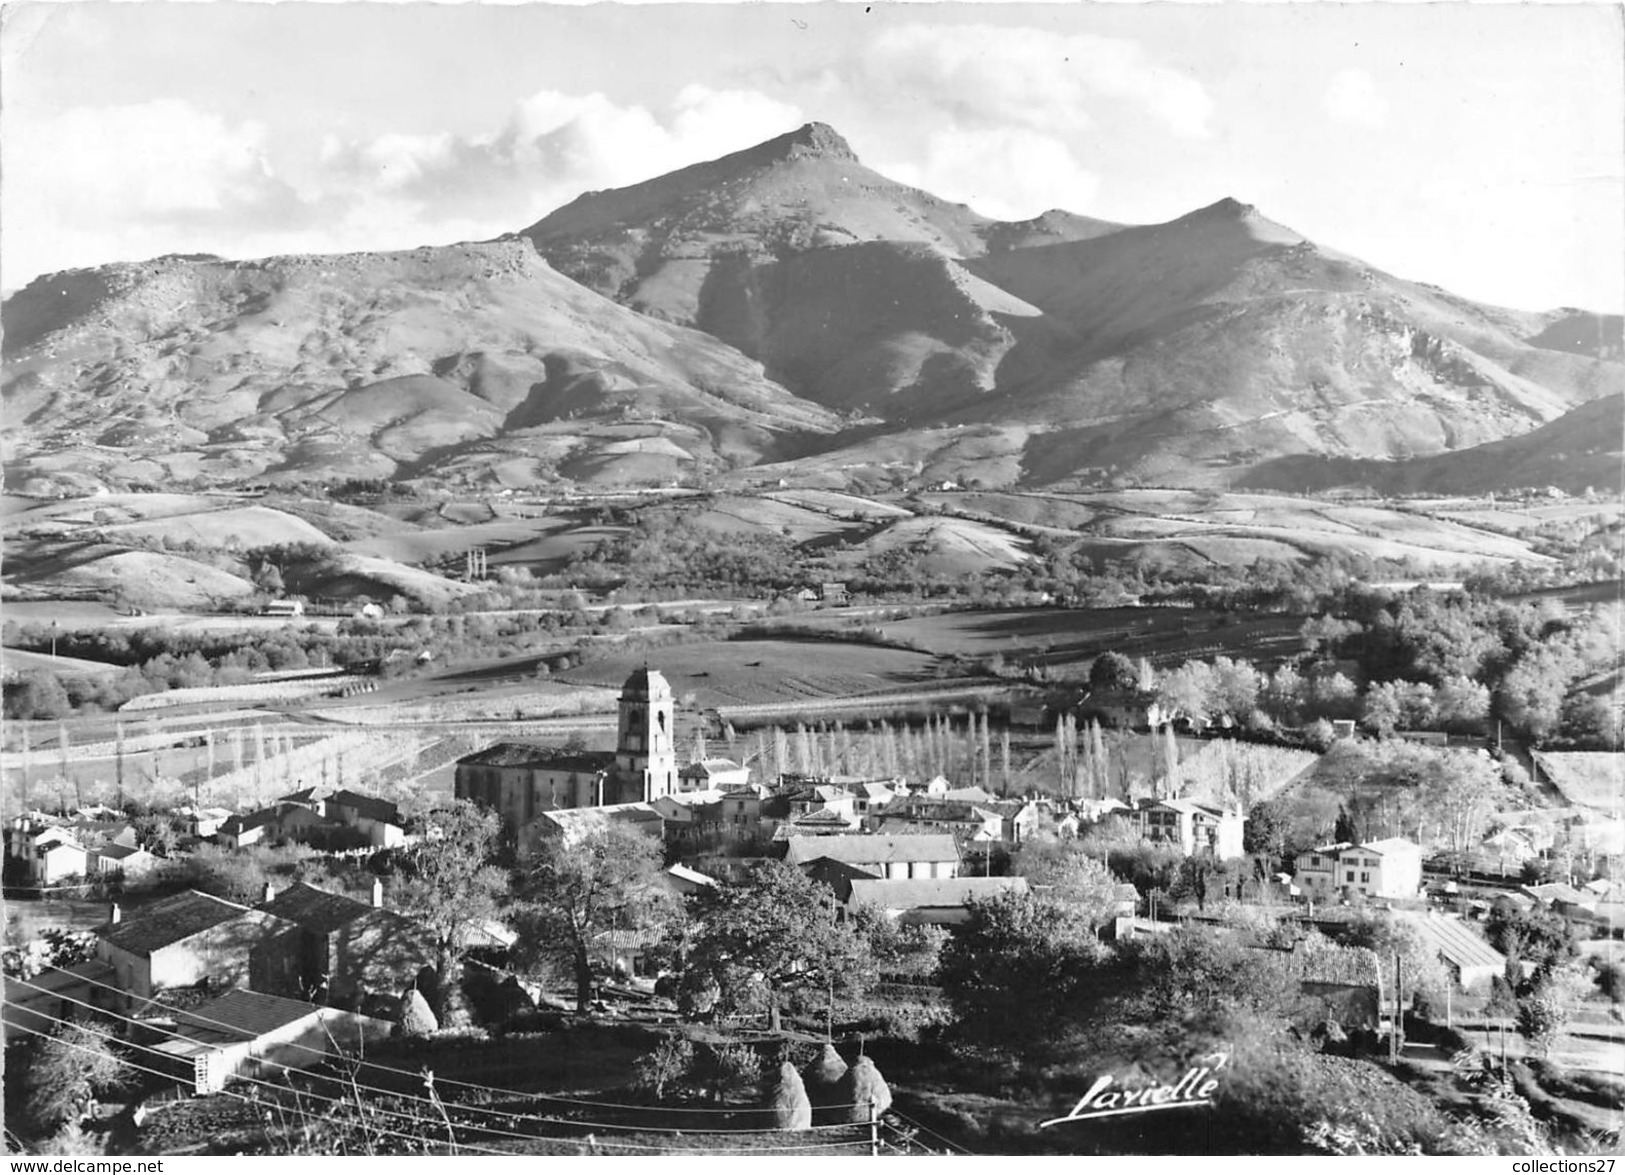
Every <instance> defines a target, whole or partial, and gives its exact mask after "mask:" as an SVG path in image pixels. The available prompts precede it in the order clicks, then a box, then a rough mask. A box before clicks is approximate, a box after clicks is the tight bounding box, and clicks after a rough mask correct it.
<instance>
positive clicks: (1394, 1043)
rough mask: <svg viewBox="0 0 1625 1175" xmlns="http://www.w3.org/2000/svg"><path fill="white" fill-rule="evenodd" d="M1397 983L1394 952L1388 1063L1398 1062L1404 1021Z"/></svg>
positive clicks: (1398, 976) (1398, 972)
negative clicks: (1392, 1016) (1392, 999)
mask: <svg viewBox="0 0 1625 1175" xmlns="http://www.w3.org/2000/svg"><path fill="white" fill-rule="evenodd" d="M1399 983H1400V970H1399V952H1398V951H1395V952H1394V1013H1393V1015H1394V1023H1393V1031H1392V1032H1390V1033H1389V1034H1388V1059H1389V1060H1390V1061H1397V1060H1399V1039H1400V1032H1401V1029H1402V1026H1403V1024H1404V1019H1403V1016H1404V1013H1403V1012H1402V1011H1401V1010H1400V989H1399Z"/></svg>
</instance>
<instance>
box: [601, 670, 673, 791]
mask: <svg viewBox="0 0 1625 1175" xmlns="http://www.w3.org/2000/svg"><path fill="white" fill-rule="evenodd" d="M676 718H677V713H676V702H675V700H674V699H673V698H672V693H671V686H670V684H668V683H667V681H666V679H665V678H664V677H663V676H662V675H661V674H660V673H659V672H658V671H657V670H654V669H648V668H644V669H639V670H637V671H636V672H634V673H633V674H632V676H631V677H628V678H627V679H626V684H625V685H624V686H622V687H621V707H620V726H619V729H618V730H617V732H616V736H615V776H616V783H617V789H616V790H617V792H618V797H619V800H620V802H621V803H632V802H637V801H643V802H647V801H649V800H654V799H658V798H659V797H661V796H664V795H670V794H671V793H672V792H674V791H676V790H677V757H676V751H675V744H674V741H673V740H674V739H675V737H676V733H677V732H676Z"/></svg>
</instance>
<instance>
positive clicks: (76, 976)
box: [0, 959, 120, 1044]
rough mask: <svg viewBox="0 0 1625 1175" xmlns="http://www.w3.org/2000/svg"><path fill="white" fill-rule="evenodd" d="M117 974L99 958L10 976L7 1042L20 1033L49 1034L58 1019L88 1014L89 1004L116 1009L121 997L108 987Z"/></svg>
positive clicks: (7, 995)
mask: <svg viewBox="0 0 1625 1175" xmlns="http://www.w3.org/2000/svg"><path fill="white" fill-rule="evenodd" d="M115 978H116V976H115V975H114V973H113V969H112V968H111V967H109V966H108V965H107V964H106V963H103V962H102V961H100V960H99V959H90V960H87V961H86V962H83V963H76V964H74V965H73V966H72V967H53V968H51V969H49V970H46V971H41V972H40V973H39V974H38V975H34V976H30V977H27V978H17V977H13V976H11V975H7V976H6V982H5V990H6V999H5V1009H4V1015H3V1016H0V1022H3V1023H4V1025H5V1039H6V1043H7V1044H10V1043H11V1042H12V1041H13V1040H15V1039H16V1036H15V1034H16V1033H38V1034H49V1033H51V1032H54V1031H55V1030H56V1026H57V1023H58V1021H61V1020H67V1019H71V1018H73V1017H75V1016H81V1015H84V1014H85V1013H86V1012H87V1011H88V1009H89V1008H103V1009H106V1010H109V1011H111V1010H113V1009H114V1006H115V1004H117V1003H119V1002H120V997H119V996H117V995H116V994H115V993H113V992H111V991H109V990H108V987H110V986H112V985H113V981H114V979H115Z"/></svg>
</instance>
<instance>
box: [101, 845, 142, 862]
mask: <svg viewBox="0 0 1625 1175" xmlns="http://www.w3.org/2000/svg"><path fill="white" fill-rule="evenodd" d="M97 851H98V852H99V853H100V854H101V855H102V856H104V857H106V858H107V859H108V860H109V861H122V860H124V859H125V858H126V857H133V856H135V855H136V854H137V853H142V852H145V851H146V850H145V849H138V848H132V847H131V846H130V845H120V844H111V845H107V846H105V847H103V848H101V849H99V850H97Z"/></svg>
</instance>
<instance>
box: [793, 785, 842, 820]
mask: <svg viewBox="0 0 1625 1175" xmlns="http://www.w3.org/2000/svg"><path fill="white" fill-rule="evenodd" d="M785 798H786V799H787V800H788V801H789V803H790V818H791V819H795V818H796V817H798V816H810V815H811V814H812V813H814V812H833V813H836V814H837V815H839V816H841V817H842V818H844V819H846V820H851V819H853V816H854V812H855V802H854V799H855V798H854V797H853V796H852V795H851V794H850V793H849V792H847V790H846V789H845V788H844V787H841V786H839V785H837V784H832V783H824V784H809V785H806V786H801V787H796V786H793V785H792V786H791V787H789V788H788V789H787V790H786V793H785Z"/></svg>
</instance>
